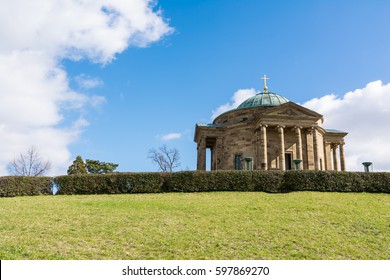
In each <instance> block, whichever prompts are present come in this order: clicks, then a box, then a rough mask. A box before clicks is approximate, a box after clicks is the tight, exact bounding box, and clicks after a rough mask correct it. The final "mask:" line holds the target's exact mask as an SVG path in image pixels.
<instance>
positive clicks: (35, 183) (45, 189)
mask: <svg viewBox="0 0 390 280" xmlns="http://www.w3.org/2000/svg"><path fill="white" fill-rule="evenodd" d="M52 180H53V178H50V177H21V176H6V177H0V197H13V196H27V195H29V196H32V195H51V194H53V193H52V185H51V182H52Z"/></svg>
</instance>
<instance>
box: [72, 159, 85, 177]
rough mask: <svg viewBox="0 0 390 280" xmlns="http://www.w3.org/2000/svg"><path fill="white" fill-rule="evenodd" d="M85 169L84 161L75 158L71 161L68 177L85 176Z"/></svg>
mask: <svg viewBox="0 0 390 280" xmlns="http://www.w3.org/2000/svg"><path fill="white" fill-rule="evenodd" d="M87 173H88V172H87V168H86V166H85V163H84V160H83V159H82V157H81V156H77V157H76V159H75V160H74V161H73V163H72V165H71V166H69V168H68V175H74V174H87Z"/></svg>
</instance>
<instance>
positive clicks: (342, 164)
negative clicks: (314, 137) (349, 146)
mask: <svg viewBox="0 0 390 280" xmlns="http://www.w3.org/2000/svg"><path fill="white" fill-rule="evenodd" d="M339 152H340V169H341V171H345V158H344V142H341V143H340V151H339Z"/></svg>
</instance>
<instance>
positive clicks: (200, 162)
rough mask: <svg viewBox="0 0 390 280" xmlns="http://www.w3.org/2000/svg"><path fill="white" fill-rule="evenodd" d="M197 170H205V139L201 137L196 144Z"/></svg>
mask: <svg viewBox="0 0 390 280" xmlns="http://www.w3.org/2000/svg"><path fill="white" fill-rule="evenodd" d="M196 169H197V170H206V138H205V137H202V138H201V139H200V141H199V143H198V158H197V168H196Z"/></svg>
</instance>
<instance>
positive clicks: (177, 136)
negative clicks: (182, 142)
mask: <svg viewBox="0 0 390 280" xmlns="http://www.w3.org/2000/svg"><path fill="white" fill-rule="evenodd" d="M181 137H182V134H181V133H168V134H165V135H163V136H161V137H160V138H161V140H163V141H169V140H174V139H180V138H181Z"/></svg>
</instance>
